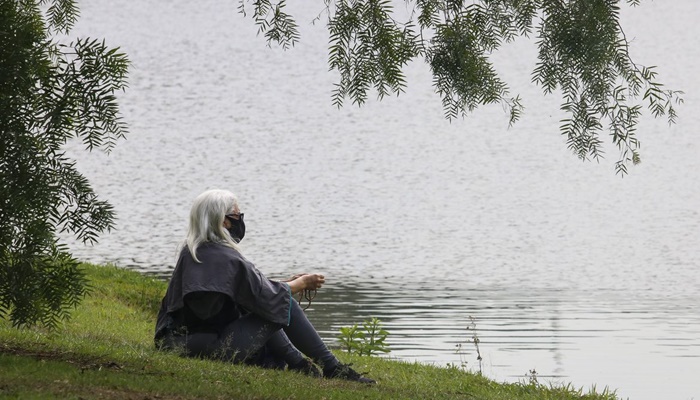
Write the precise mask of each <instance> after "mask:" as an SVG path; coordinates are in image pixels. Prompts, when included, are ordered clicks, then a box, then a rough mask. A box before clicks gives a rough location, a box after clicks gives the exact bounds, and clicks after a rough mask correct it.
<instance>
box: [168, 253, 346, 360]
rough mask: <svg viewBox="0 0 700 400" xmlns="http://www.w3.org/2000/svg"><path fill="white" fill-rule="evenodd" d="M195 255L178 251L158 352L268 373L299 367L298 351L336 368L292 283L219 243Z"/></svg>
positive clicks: (299, 355) (300, 355)
mask: <svg viewBox="0 0 700 400" xmlns="http://www.w3.org/2000/svg"><path fill="white" fill-rule="evenodd" d="M197 256H198V258H199V260H200V261H201V263H197V262H196V261H194V259H193V258H192V255H191V254H190V252H189V250H188V249H187V248H184V249H183V251H182V252H181V253H180V257H179V259H178V262H177V265H176V266H175V270H174V271H173V276H172V279H171V280H170V284H169V285H168V290H167V292H166V294H165V297H164V298H163V302H162V304H161V309H160V312H159V313H158V320H157V323H156V331H155V341H156V345H157V346H159V347H163V348H170V349H182V350H184V353H185V354H186V355H187V356H192V357H207V358H217V359H225V360H229V361H233V362H246V363H249V364H255V365H260V366H264V367H273V368H280V367H282V368H283V367H284V365H285V363H286V364H289V365H290V366H291V365H296V364H299V363H300V362H302V361H303V360H304V358H303V355H302V354H301V353H300V352H299V350H301V352H303V353H304V354H306V355H307V356H309V357H311V358H312V359H313V360H314V361H315V362H316V363H318V364H320V365H323V366H324V367H328V366H334V365H337V363H338V360H337V359H336V358H335V357H334V356H333V354H332V353H331V352H330V351H329V350H328V348H327V347H326V346H325V344H324V343H323V341H322V340H321V338H320V337H319V335H318V333H317V332H316V330H315V329H314V327H313V326H312V325H311V323H310V322H309V320H308V319H307V318H306V315H305V314H304V311H303V310H302V309H301V307H299V305H298V304H297V303H296V302H295V301H294V300H293V299H292V295H291V291H290V288H289V285H287V284H286V283H282V282H276V281H271V280H269V279H267V278H266V277H265V276H264V275H263V274H262V273H261V272H260V271H258V270H257V268H255V266H254V265H253V264H252V263H250V262H249V261H248V260H246V259H245V258H244V257H243V256H242V255H241V254H240V253H239V252H238V251H236V250H234V249H232V248H230V247H227V246H224V245H221V244H214V243H206V244H202V245H201V246H200V247H199V248H198V249H197ZM292 344H293V345H292ZM295 346H296V347H295Z"/></svg>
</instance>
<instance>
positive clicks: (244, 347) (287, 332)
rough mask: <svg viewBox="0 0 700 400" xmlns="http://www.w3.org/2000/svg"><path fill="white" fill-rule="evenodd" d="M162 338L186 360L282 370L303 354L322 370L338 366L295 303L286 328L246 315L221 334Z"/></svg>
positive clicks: (205, 333) (228, 326) (292, 303)
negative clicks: (217, 361)
mask: <svg viewBox="0 0 700 400" xmlns="http://www.w3.org/2000/svg"><path fill="white" fill-rule="evenodd" d="M164 339H165V340H164V345H165V346H166V347H168V348H172V349H183V350H184V353H185V354H186V355H187V356H190V357H206V358H216V359H223V360H228V361H232V362H236V363H239V362H244V363H247V364H254V365H259V366H263V367H272V368H280V367H282V368H283V367H284V364H285V363H286V364H289V365H295V364H298V363H300V362H301V361H303V359H304V355H306V356H308V357H309V358H311V359H312V360H314V362H316V364H318V365H320V366H321V367H322V368H330V367H333V366H335V365H337V364H338V360H337V359H336V358H335V356H334V355H333V354H332V353H331V352H330V350H328V347H326V345H325V344H324V343H323V341H322V340H321V337H320V336H319V335H318V332H316V329H314V327H313V325H311V322H310V321H309V319H308V318H307V317H306V314H304V311H303V310H302V309H301V307H299V304H297V303H296V302H295V301H292V302H291V321H290V324H289V326H283V325H279V324H274V323H272V322H269V321H267V320H264V319H262V318H260V317H259V316H257V315H254V314H248V315H246V316H243V317H241V318H239V319H237V320H235V321H233V322H231V323H230V324H228V325H227V326H226V327H225V328H224V329H223V330H222V331H221V332H194V333H189V334H187V335H183V336H175V335H167V336H166V337H165V338H164ZM302 353H303V354H302Z"/></svg>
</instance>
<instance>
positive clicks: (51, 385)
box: [0, 264, 617, 400]
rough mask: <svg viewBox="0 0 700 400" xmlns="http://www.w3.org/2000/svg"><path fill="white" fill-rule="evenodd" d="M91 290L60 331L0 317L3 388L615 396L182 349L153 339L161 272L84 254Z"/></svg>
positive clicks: (282, 395) (105, 392)
mask: <svg viewBox="0 0 700 400" xmlns="http://www.w3.org/2000/svg"><path fill="white" fill-rule="evenodd" d="M83 268H85V271H86V273H87V275H88V277H89V279H90V281H91V284H92V292H91V294H90V295H89V296H88V297H87V298H86V299H85V300H84V301H83V303H82V304H81V305H80V306H79V307H78V308H77V309H76V310H75V311H74V312H73V314H72V318H71V319H70V320H69V321H66V322H64V323H62V324H61V325H60V326H59V327H58V329H56V330H55V331H47V330H43V329H38V328H33V329H15V328H12V327H11V325H10V324H9V323H8V322H7V321H4V320H0V398H10V399H13V398H15V399H34V398H36V399H47V398H62V399H63V398H66V399H94V398H101V399H423V400H427V399H484V400H491V399H493V400H497V399H503V400H505V399H509V400H511V399H533V400H534V399H538V400H539V399H561V400H566V399H601V400H602V399H605V400H614V399H617V397H616V396H615V394H614V393H608V392H607V391H604V392H603V393H602V394H596V393H592V394H584V393H582V392H583V391H582V390H580V389H574V388H572V387H570V386H569V387H551V386H546V385H541V384H525V383H515V384H503V383H497V382H494V381H491V380H489V379H487V378H485V377H483V376H479V375H478V374H473V373H468V372H465V371H462V370H460V369H457V368H440V367H435V366H429V365H422V364H417V363H407V362H399V361H392V360H387V359H382V358H376V357H357V356H353V355H349V354H346V353H344V352H340V351H337V352H336V355H337V356H338V357H339V358H340V359H341V360H342V361H344V362H352V363H353V368H356V369H357V370H359V371H362V372H367V374H368V376H370V377H372V378H374V379H376V380H377V381H378V382H379V383H378V384H377V385H375V386H365V385H362V384H357V383H353V382H345V381H340V380H324V379H313V378H310V377H307V376H304V375H300V374H297V373H293V372H285V371H273V370H264V369H260V368H255V367H248V366H241V365H232V364H229V363H224V362H218V361H208V360H198V359H186V358H182V357H178V356H177V355H176V354H173V353H167V352H159V351H156V350H155V349H154V347H153V341H152V336H153V328H154V321H155V315H156V313H157V311H158V308H159V306H160V299H161V298H162V296H163V294H164V293H165V288H166V285H165V283H164V282H161V281H157V280H154V279H151V278H148V277H146V276H143V275H141V274H139V273H137V272H133V271H128V270H124V269H119V268H115V267H102V266H94V265H88V264H84V265H83Z"/></svg>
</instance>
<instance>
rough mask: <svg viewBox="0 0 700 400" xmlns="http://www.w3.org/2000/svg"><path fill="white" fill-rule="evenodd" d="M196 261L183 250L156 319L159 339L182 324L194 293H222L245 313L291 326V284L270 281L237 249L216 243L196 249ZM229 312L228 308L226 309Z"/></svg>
mask: <svg viewBox="0 0 700 400" xmlns="http://www.w3.org/2000/svg"><path fill="white" fill-rule="evenodd" d="M197 257H198V258H199V260H200V261H201V263H198V262H196V261H195V260H194V259H193V258H192V255H191V254H190V251H189V249H187V247H185V248H184V249H183V250H182V252H181V253H180V258H179V259H178V261H177V265H176V266H175V270H174V271H173V276H172V278H171V280H170V284H169V285H168V290H167V292H166V293H165V297H164V298H163V302H162V304H161V308H160V312H159V313H158V320H157V322H156V331H155V339H156V342H157V341H158V340H159V339H160V338H161V337H162V336H163V335H165V334H166V333H167V332H169V331H177V330H178V329H179V328H181V327H182V325H183V323H184V322H183V319H182V316H181V315H182V314H183V313H182V312H181V311H182V310H183V308H184V307H185V296H187V295H188V294H191V293H202V292H215V293H221V294H224V295H226V296H228V298H229V299H230V300H231V301H232V302H233V304H234V305H235V306H236V308H235V309H233V310H231V312H232V313H238V309H239V308H242V309H243V310H245V311H246V312H250V313H254V314H257V315H259V316H260V317H262V318H264V319H266V320H268V321H270V322H273V323H276V324H280V325H285V326H286V325H289V319H290V305H291V302H292V293H291V291H290V289H289V285H287V284H286V283H283V282H276V281H271V280H269V279H268V278H266V277H265V276H264V275H263V274H262V273H261V272H260V271H258V269H257V268H255V266H254V265H253V264H252V263H251V262H250V261H248V260H246V259H245V258H244V257H243V255H241V253H239V252H238V251H236V250H234V249H232V248H230V247H227V246H224V245H222V244H217V243H204V244H202V245H201V246H199V248H198V249H197ZM224 312H226V310H224Z"/></svg>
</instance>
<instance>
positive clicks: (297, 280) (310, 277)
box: [287, 274, 326, 294]
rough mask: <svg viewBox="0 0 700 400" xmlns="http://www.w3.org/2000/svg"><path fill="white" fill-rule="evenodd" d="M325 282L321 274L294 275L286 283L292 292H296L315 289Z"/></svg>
mask: <svg viewBox="0 0 700 400" xmlns="http://www.w3.org/2000/svg"><path fill="white" fill-rule="evenodd" d="M324 283H326V278H325V277H324V276H323V275H321V274H304V275H301V276H297V275H295V276H294V277H293V279H292V280H291V281H289V282H287V284H288V285H289V289H290V290H291V291H292V294H297V293H299V292H301V291H302V290H316V289H319V288H320V287H321V286H323V284H324Z"/></svg>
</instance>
